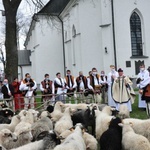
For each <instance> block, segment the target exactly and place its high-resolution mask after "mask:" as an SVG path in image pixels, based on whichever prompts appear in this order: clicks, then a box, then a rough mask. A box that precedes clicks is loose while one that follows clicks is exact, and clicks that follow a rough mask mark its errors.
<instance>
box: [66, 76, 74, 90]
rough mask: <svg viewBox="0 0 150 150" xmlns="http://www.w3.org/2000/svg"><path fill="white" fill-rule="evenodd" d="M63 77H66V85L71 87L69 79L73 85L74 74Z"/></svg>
mask: <svg viewBox="0 0 150 150" xmlns="http://www.w3.org/2000/svg"><path fill="white" fill-rule="evenodd" d="M65 79H66V84H67V85H68V87H71V85H70V80H71V84H72V86H73V85H74V76H72V75H70V78H69V76H66V77H65Z"/></svg>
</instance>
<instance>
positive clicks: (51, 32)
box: [27, 16, 64, 83]
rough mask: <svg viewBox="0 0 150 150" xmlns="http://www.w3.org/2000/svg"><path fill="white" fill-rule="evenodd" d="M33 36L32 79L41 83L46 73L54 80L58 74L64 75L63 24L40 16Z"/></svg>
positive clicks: (31, 45) (31, 43) (55, 19)
mask: <svg viewBox="0 0 150 150" xmlns="http://www.w3.org/2000/svg"><path fill="white" fill-rule="evenodd" d="M39 20H40V21H39V22H37V24H36V27H35V29H34V32H33V33H34V34H33V35H32V36H31V38H32V39H33V40H32V39H31V41H30V44H29V47H27V48H28V49H30V50H31V57H30V58H31V62H32V77H33V78H34V79H36V81H37V83H40V82H41V80H43V78H44V74H45V73H49V74H50V78H51V79H52V80H53V79H54V78H55V76H56V73H57V72H61V74H62V76H63V74H64V64H63V47H62V31H61V24H60V22H58V20H57V18H49V20H47V18H45V17H41V16H39Z"/></svg>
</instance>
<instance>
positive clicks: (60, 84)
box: [54, 72, 66, 103]
mask: <svg viewBox="0 0 150 150" xmlns="http://www.w3.org/2000/svg"><path fill="white" fill-rule="evenodd" d="M54 86H55V94H58V95H57V96H56V98H55V99H56V100H58V101H62V102H64V103H65V100H66V96H65V95H64V94H65V93H66V90H65V89H66V83H65V80H64V79H63V78H62V77H61V74H60V72H58V73H57V74H56V78H55V79H54Z"/></svg>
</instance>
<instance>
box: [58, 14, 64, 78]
mask: <svg viewBox="0 0 150 150" xmlns="http://www.w3.org/2000/svg"><path fill="white" fill-rule="evenodd" d="M57 17H58V19H59V20H60V22H61V25H62V42H63V60H64V75H66V58H65V39H64V23H63V21H62V19H61V18H60V17H59V16H57Z"/></svg>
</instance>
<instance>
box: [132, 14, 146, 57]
mask: <svg viewBox="0 0 150 150" xmlns="http://www.w3.org/2000/svg"><path fill="white" fill-rule="evenodd" d="M130 30H131V47H132V56H143V46H142V30H141V19H140V17H139V15H138V14H137V13H136V12H133V13H132V15H131V18H130Z"/></svg>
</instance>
